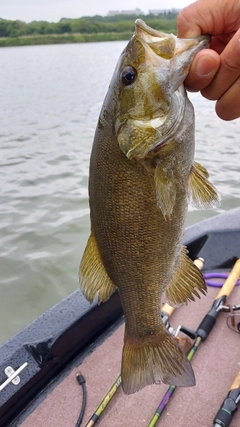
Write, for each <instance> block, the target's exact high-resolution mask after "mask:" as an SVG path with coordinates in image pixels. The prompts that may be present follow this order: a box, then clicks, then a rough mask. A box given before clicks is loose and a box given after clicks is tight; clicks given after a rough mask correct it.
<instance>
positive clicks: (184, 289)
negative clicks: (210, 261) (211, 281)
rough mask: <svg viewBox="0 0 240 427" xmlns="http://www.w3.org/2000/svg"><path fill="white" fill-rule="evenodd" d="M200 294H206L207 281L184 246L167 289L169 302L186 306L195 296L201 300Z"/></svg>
mask: <svg viewBox="0 0 240 427" xmlns="http://www.w3.org/2000/svg"><path fill="white" fill-rule="evenodd" d="M199 292H201V293H203V294H205V293H206V284H205V281H204V279H203V276H202V273H201V271H200V270H199V269H198V268H197V267H196V265H194V264H193V262H192V261H191V259H190V258H189V257H188V256H187V249H186V247H185V246H183V247H182V251H181V254H180V258H179V262H178V264H177V266H176V269H175V272H174V275H173V277H172V280H171V282H170V283H169V284H168V285H167V287H166V289H165V294H166V298H167V301H168V302H169V304H170V305H172V306H178V305H181V304H186V303H187V302H188V301H194V300H195V298H194V296H196V297H198V298H200V295H199Z"/></svg>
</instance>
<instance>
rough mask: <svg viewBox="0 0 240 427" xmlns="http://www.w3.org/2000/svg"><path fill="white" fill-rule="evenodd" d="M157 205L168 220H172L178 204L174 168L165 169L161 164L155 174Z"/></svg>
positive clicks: (160, 163)
mask: <svg viewBox="0 0 240 427" xmlns="http://www.w3.org/2000/svg"><path fill="white" fill-rule="evenodd" d="M154 180H155V192H156V200H157V205H158V207H159V208H160V209H161V211H162V214H163V216H164V218H165V219H166V220H168V219H171V216H172V212H173V208H174V205H175V202H176V185H175V180H174V175H173V169H172V168H166V167H163V164H162V162H159V163H158V164H157V166H156V168H155V174H154Z"/></svg>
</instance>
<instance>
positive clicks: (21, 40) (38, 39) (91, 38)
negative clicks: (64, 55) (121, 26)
mask: <svg viewBox="0 0 240 427" xmlns="http://www.w3.org/2000/svg"><path fill="white" fill-rule="evenodd" d="M132 34H133V33H132V32H124V33H99V34H61V35H58V34H52V35H43V36H41V35H37V36H21V37H0V47H11V46H12V47H13V46H36V45H48V44H70V43H91V42H103V41H120V40H129V39H130V38H131V37H132Z"/></svg>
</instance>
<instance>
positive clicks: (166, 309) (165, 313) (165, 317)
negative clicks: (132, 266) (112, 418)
mask: <svg viewBox="0 0 240 427" xmlns="http://www.w3.org/2000/svg"><path fill="white" fill-rule="evenodd" d="M173 311H174V308H173V307H171V306H170V305H169V304H167V303H166V304H164V305H163V307H162V310H161V317H162V321H163V323H164V325H165V326H166V328H170V322H169V318H170V316H171V315H172V313H173ZM121 384H122V379H121V375H119V376H118V377H117V379H116V380H115V381H114V383H113V385H112V386H111V388H110V389H109V390H108V392H107V394H106V395H105V396H104V398H103V400H102V401H101V403H100V404H99V405H98V407H97V409H96V410H95V412H94V414H93V415H92V416H91V418H90V420H89V421H88V422H87V424H86V425H85V427H93V426H94V425H95V424H96V422H97V421H98V419H99V417H100V416H101V415H102V413H103V411H104V410H105V409H106V407H107V405H108V404H109V403H110V401H111V400H112V398H113V396H114V395H115V394H116V392H117V391H118V389H119V387H120V385H121Z"/></svg>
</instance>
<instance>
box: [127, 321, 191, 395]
mask: <svg viewBox="0 0 240 427" xmlns="http://www.w3.org/2000/svg"><path fill="white" fill-rule="evenodd" d="M121 378H122V387H123V391H124V393H126V394H132V393H135V392H136V391H139V390H140V389H142V388H143V387H145V386H147V385H150V384H159V383H160V382H163V383H165V384H169V385H175V386H179V387H192V386H194V385H195V376H194V372H193V370H192V366H191V364H190V362H189V360H188V359H187V357H186V356H185V355H184V353H183V352H182V350H181V349H180V347H179V346H178V345H177V343H176V341H175V340H174V339H173V337H172V336H171V335H170V334H169V332H168V331H167V330H166V328H165V326H163V325H162V327H160V328H159V331H158V332H157V333H155V334H153V335H150V336H148V337H145V338H142V337H141V338H130V337H128V336H127V332H126V333H125V342H124V347H123V356H122V370H121Z"/></svg>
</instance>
